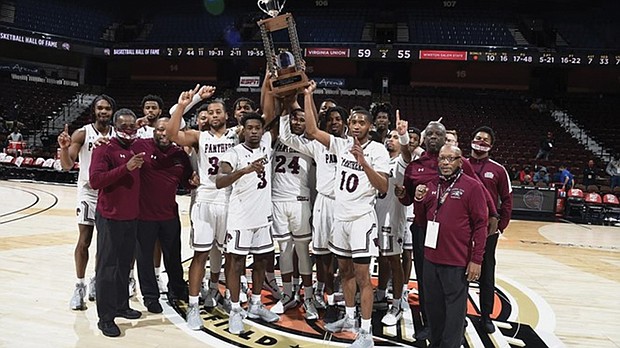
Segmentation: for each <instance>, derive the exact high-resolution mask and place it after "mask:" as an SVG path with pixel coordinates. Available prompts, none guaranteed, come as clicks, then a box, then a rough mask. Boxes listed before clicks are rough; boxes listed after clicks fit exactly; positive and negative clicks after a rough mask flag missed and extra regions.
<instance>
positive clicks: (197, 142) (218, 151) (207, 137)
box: [166, 87, 239, 330]
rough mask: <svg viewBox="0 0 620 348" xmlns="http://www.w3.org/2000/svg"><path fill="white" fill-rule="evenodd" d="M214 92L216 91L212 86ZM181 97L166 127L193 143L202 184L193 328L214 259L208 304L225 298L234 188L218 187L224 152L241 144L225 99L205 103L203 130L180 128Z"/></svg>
mask: <svg viewBox="0 0 620 348" xmlns="http://www.w3.org/2000/svg"><path fill="white" fill-rule="evenodd" d="M211 91H215V88H214V87H211ZM184 93H187V92H183V93H181V96H179V106H180V108H178V109H177V110H176V111H175V112H174V113H173V115H172V119H171V120H170V122H169V123H168V126H167V127H166V134H167V135H168V136H169V137H170V139H171V140H172V141H174V142H176V143H177V144H179V145H181V146H189V147H192V148H194V149H195V150H196V153H197V156H198V157H197V164H198V176H199V178H200V185H199V186H198V188H197V189H196V202H195V203H194V206H193V207H192V210H191V219H192V224H193V233H192V235H191V236H190V246H191V247H192V249H194V257H193V258H192V262H191V264H190V267H189V309H188V312H187V313H188V314H187V325H188V327H189V328H190V329H192V330H199V329H200V327H201V326H202V319H201V318H200V310H199V308H198V302H199V295H200V290H201V285H202V279H203V278H204V276H205V265H206V263H207V260H210V271H211V272H210V273H211V274H210V277H209V286H208V287H209V289H208V291H207V293H206V296H205V298H204V301H205V307H207V308H212V307H215V306H216V305H217V303H218V302H219V301H221V300H222V294H221V293H220V291H219V287H218V286H219V277H220V269H221V267H222V251H223V249H224V247H225V245H224V244H225V238H226V220H227V210H228V199H229V196H230V191H231V190H230V189H229V188H223V189H219V188H217V187H216V178H217V173H218V171H219V168H220V164H221V161H222V158H223V156H224V154H225V153H226V152H227V151H228V150H229V149H231V148H233V147H234V146H235V145H237V144H238V143H239V139H238V138H237V134H236V133H235V131H234V129H231V128H227V127H226V121H227V119H228V113H227V112H226V106H225V105H224V102H223V101H221V100H214V101H212V102H210V103H208V104H207V106H206V107H205V106H202V107H201V109H200V112H199V114H198V115H199V117H202V115H205V116H206V117H207V121H206V128H204V129H202V131H196V130H192V129H190V130H185V131H181V130H179V122H180V119H181V111H180V109H181V108H184V107H186V104H187V103H188V102H189V101H190V100H191V99H187V98H183V96H184Z"/></svg>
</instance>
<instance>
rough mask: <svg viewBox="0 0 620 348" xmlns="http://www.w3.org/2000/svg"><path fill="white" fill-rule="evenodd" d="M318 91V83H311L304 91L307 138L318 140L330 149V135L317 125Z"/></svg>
mask: <svg viewBox="0 0 620 348" xmlns="http://www.w3.org/2000/svg"><path fill="white" fill-rule="evenodd" d="M315 90H316V82H314V80H311V81H310V85H308V87H306V88H305V89H304V113H305V114H306V136H307V137H308V139H316V140H317V141H318V142H320V143H321V144H323V146H325V147H327V148H329V142H330V135H329V133H327V132H325V131H322V130H320V129H319V127H318V125H317V117H316V106H315V105H314V98H313V94H314V91H315Z"/></svg>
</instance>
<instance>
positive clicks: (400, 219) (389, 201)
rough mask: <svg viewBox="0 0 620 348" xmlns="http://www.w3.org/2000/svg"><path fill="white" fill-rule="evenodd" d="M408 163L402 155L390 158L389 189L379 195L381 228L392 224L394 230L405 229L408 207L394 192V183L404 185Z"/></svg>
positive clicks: (378, 211) (376, 209) (378, 209)
mask: <svg viewBox="0 0 620 348" xmlns="http://www.w3.org/2000/svg"><path fill="white" fill-rule="evenodd" d="M406 168H407V163H405V161H403V159H402V157H401V156H396V157H394V158H391V159H390V176H389V178H388V190H387V192H386V193H379V194H378V195H377V205H376V206H375V211H376V212H377V221H378V223H379V229H381V227H383V226H390V227H392V228H394V229H396V230H393V231H392V232H400V231H404V228H405V219H406V207H405V206H404V205H402V204H401V203H400V202H399V201H398V198H396V194H395V193H394V184H398V185H402V184H403V179H404V177H405V169H406Z"/></svg>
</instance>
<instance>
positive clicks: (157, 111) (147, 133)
mask: <svg viewBox="0 0 620 348" xmlns="http://www.w3.org/2000/svg"><path fill="white" fill-rule="evenodd" d="M141 105H142V113H143V114H144V118H142V119H141V120H143V122H145V123H144V125H142V127H140V128H138V138H140V139H151V138H153V131H154V130H155V123H156V122H157V120H158V119H159V117H160V116H161V113H162V111H163V109H164V101H163V100H162V99H161V97H160V96H158V95H152V94H149V95H147V96H145V97H144V98H142V103H141ZM160 256H161V255H160Z"/></svg>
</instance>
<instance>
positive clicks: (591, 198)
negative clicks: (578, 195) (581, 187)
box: [584, 192, 604, 224]
mask: <svg viewBox="0 0 620 348" xmlns="http://www.w3.org/2000/svg"><path fill="white" fill-rule="evenodd" d="M584 200H585V208H586V209H585V216H584V218H585V221H586V222H587V223H595V224H598V223H602V222H603V213H604V209H603V208H604V207H603V198H601V195H599V194H598V193H596V192H590V193H587V194H586V195H585V198H584Z"/></svg>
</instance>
